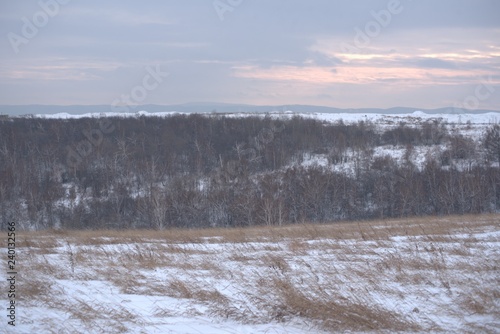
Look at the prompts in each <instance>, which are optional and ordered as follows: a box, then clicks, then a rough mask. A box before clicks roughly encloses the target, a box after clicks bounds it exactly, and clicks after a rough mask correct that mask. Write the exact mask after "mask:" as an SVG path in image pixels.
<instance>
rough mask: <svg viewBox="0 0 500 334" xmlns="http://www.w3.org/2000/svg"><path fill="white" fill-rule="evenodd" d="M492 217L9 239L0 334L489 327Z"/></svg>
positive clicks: (495, 319) (499, 249)
mask: <svg viewBox="0 0 500 334" xmlns="http://www.w3.org/2000/svg"><path fill="white" fill-rule="evenodd" d="M499 221H500V215H485V216H465V217H445V218H412V219H408V220H391V221H378V222H360V223H338V224H333V225H301V226H288V227H275V228H266V227H263V228H251V229H226V230H223V229H212V230H170V231H160V232H158V231H121V232H117V231H85V232H82V231H80V232H65V231H46V232H29V233H28V232H24V233H19V234H18V235H17V239H16V242H17V245H16V247H17V258H16V260H17V267H18V271H19V274H18V278H17V289H18V293H17V296H16V305H17V319H16V327H15V328H13V327H11V326H7V325H6V322H7V321H6V317H5V315H4V316H3V317H2V318H3V320H2V321H3V322H4V323H3V324H2V325H1V326H0V328H3V329H2V330H1V331H0V332H2V333H193V334H194V333H332V332H333V333H337V332H343V333H394V332H408V333H410V332H411V333H427V332H449V333H499V332H500V274H499V273H500V226H499ZM1 275H5V271H4V272H3V273H2V274H1ZM0 281H1V283H0V288H1V289H2V291H7V283H6V277H5V276H0ZM0 296H1V297H0V303H1V304H2V305H3V306H2V309H3V310H4V313H6V311H5V309H6V305H7V300H6V293H2V294H1V295H0Z"/></svg>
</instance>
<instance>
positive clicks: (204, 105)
mask: <svg viewBox="0 0 500 334" xmlns="http://www.w3.org/2000/svg"><path fill="white" fill-rule="evenodd" d="M141 110H146V111H148V112H151V113H153V112H165V111H177V112H182V113H190V112H192V113H208V112H218V113H232V112H270V111H294V112H297V113H308V112H310V113H364V114H367V113H368V114H370V113H377V114H408V113H412V112H414V111H417V110H419V111H424V112H426V113H429V114H457V113H458V114H460V113H468V114H481V113H487V112H500V111H498V110H486V109H481V110H461V109H456V108H453V107H448V108H438V109H422V108H412V107H394V108H388V109H381V108H358V109H342V108H334V107H325V106H312V105H299V104H295V105H278V106H257V105H248V104H229V103H212V102H201V103H185V104H173V105H157V104H146V105H138V106H129V107H115V108H113V107H111V106H109V105H69V106H60V105H0V115H2V114H3V115H10V116H20V115H27V114H28V115H29V114H56V113H68V114H74V115H78V114H87V113H102V112H113V111H116V112H122V113H123V112H131V113H135V112H137V111H141Z"/></svg>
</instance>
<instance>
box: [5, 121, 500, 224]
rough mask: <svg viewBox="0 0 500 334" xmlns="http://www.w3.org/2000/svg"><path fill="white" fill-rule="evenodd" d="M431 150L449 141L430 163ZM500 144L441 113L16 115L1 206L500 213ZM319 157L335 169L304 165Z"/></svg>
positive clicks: (74, 220)
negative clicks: (344, 117)
mask: <svg viewBox="0 0 500 334" xmlns="http://www.w3.org/2000/svg"><path fill="white" fill-rule="evenodd" d="M383 145H384V146H387V145H391V146H394V147H402V146H403V147H405V154H404V159H403V160H404V161H403V162H397V161H396V160H395V159H393V158H392V157H391V156H377V157H374V155H373V153H374V150H375V149H376V148H377V147H379V146H383ZM420 146H428V147H445V149H441V150H439V151H438V152H436V153H435V154H432V155H429V156H428V157H427V158H426V160H425V161H424V162H423V163H421V164H420V165H419V164H417V163H415V161H413V160H412V159H411V156H412V154H413V152H414V150H415V148H417V147H420ZM499 152H500V129H499V126H498V125H492V126H490V127H489V128H488V129H487V130H486V131H485V133H484V135H483V136H482V139H481V140H480V141H479V142H476V141H474V140H472V139H471V138H468V137H464V136H463V135H462V134H460V133H454V132H452V131H450V130H449V127H447V126H446V124H443V123H441V122H439V121H429V122H425V123H422V124H419V125H406V124H403V123H400V124H397V125H394V126H392V127H388V128H377V127H376V126H375V125H374V124H371V123H367V122H358V123H356V124H344V123H342V122H337V123H334V124H331V123H324V122H320V121H318V120H313V119H303V118H299V117H294V118H290V119H284V118H279V119H273V118H271V117H256V116H254V117H246V118H233V117H228V116H226V117H224V116H216V115H210V116H204V115H197V114H193V115H175V116H170V117H166V118H159V117H145V116H141V117H136V118H118V117H116V118H83V119H71V120H63V119H38V118H12V119H7V120H1V121H0V203H1V204H0V215H1V216H2V218H3V221H4V222H6V221H12V220H16V221H18V222H19V226H22V227H24V228H30V229H43V228H53V227H56V228H59V227H62V228H76V229H83V228H159V229H161V228H167V227H208V226H212V227H216V226H217V227H218V226H224V227H231V226H247V225H279V224H287V223H298V222H325V221H335V220H349V219H366V218H379V217H383V218H386V217H402V216H413V215H427V214H439V215H441V214H457V213H459V214H462V213H480V212H491V211H498V210H499V208H500V191H499V190H500V172H499V167H498V162H499V161H500V153H499ZM310 156H313V157H314V156H322V157H326V159H327V160H328V165H326V166H323V167H319V166H316V167H301V163H302V162H303V161H304V159H307V157H310ZM457 161H461V162H462V163H461V164H457V163H456V162H457ZM464 162H466V163H465V164H464ZM464 165H465V166H466V168H464ZM336 166H337V167H338V166H347V167H348V168H345V169H338V168H335V167H336Z"/></svg>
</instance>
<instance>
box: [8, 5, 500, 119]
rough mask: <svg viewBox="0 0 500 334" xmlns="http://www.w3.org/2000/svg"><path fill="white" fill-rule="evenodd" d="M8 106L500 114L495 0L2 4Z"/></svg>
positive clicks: (499, 9) (499, 14)
mask: <svg viewBox="0 0 500 334" xmlns="http://www.w3.org/2000/svg"><path fill="white" fill-rule="evenodd" d="M0 36H1V38H0V104H4V105H5V104H7V105H26V104H47V105H76V104H78V105H94V104H101V105H102V104H104V105H108V104H109V105H113V106H120V105H136V104H164V105H167V104H180V103H190V102H222V103H238V104H253V105H292V104H309V105H322V106H331V107H338V108H390V107H396V106H406V107H418V108H427V109H428V108H442V107H450V106H454V107H461V108H462V107H463V108H466V109H493V110H500V1H496V0H439V1H437V0H418V1H417V0H413V1H412V0H380V1H379V0H369V1H364V0H359V1H354V0H350V1H348V0H345V1H341V0H189V1H187V0H145V1H132V0H120V1H118V0H107V1H97V0H85V1H82V0H40V1H13V0H10V1H7V0H5V1H1V2H0Z"/></svg>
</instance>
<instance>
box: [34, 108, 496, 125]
mask: <svg viewBox="0 0 500 334" xmlns="http://www.w3.org/2000/svg"><path fill="white" fill-rule="evenodd" d="M179 114H189V113H185V112H177V111H165V112H148V111H145V110H141V111H138V112H135V113H113V112H107V113H89V114H68V113H56V114H37V115H35V117H37V118H46V119H72V118H98V117H140V116H154V117H169V116H172V115H179ZM202 115H207V116H208V115H212V116H213V115H217V116H227V117H248V116H271V117H278V118H279V117H294V116H301V117H306V118H315V119H319V120H322V121H327V122H337V121H340V120H342V121H344V122H345V123H352V122H359V121H371V122H374V123H376V124H393V123H398V122H400V121H404V122H409V123H412V122H415V121H422V120H424V121H428V120H435V119H441V120H442V121H444V122H446V123H455V124H466V123H467V122H469V123H471V124H491V123H498V122H500V112H489V113H481V114H472V113H470V114H468V113H450V114H428V113H425V112H422V111H415V112H413V113H410V114H374V113H366V114H365V113H297V112H294V111H272V112H268V113H250V112H244V113H243V112H242V113H206V114H202Z"/></svg>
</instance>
